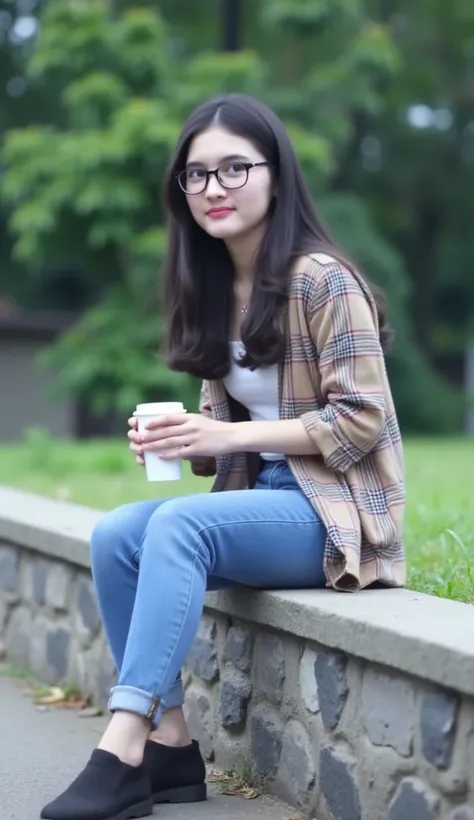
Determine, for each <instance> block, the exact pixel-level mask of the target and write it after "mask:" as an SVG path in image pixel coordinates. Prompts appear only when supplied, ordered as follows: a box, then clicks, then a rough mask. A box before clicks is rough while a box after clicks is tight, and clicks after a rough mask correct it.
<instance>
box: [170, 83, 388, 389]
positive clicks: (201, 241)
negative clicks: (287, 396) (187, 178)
mask: <svg viewBox="0 0 474 820" xmlns="http://www.w3.org/2000/svg"><path fill="white" fill-rule="evenodd" d="M213 124H215V125H217V124H218V125H220V126H223V127H224V128H227V129H228V130H229V131H231V132H232V133H234V134H237V135H239V136H243V137H246V138H247V139H249V140H250V141H251V142H252V143H253V144H254V145H255V147H256V148H257V149H258V150H259V151H260V152H261V153H262V154H263V156H264V157H265V159H266V160H267V161H268V162H269V164H270V168H271V170H272V173H273V174H274V177H275V180H276V182H277V186H278V195H277V196H276V197H275V198H274V199H273V200H272V203H271V205H270V212H269V220H268V227H267V230H266V233H265V236H264V238H263V241H262V243H261V247H260V249H259V253H258V256H257V259H256V263H255V277H254V282H253V291H252V300H251V304H250V306H249V310H248V313H247V314H246V315H245V318H244V321H243V324H242V327H241V337H242V341H243V343H244V345H245V348H246V351H247V353H246V355H245V356H244V358H243V359H241V361H240V364H241V366H243V367H252V368H253V367H262V366H268V365H271V364H276V363H277V362H279V361H281V360H282V358H283V357H284V353H285V345H286V339H285V333H284V323H283V322H282V316H283V314H284V312H285V310H286V308H287V304H288V290H289V275H290V270H291V267H292V263H293V261H294V260H295V258H296V257H297V256H301V255H304V254H308V253H315V252H322V253H326V254H328V255H330V256H333V257H335V258H337V259H338V260H339V261H341V262H342V263H343V264H345V265H346V266H348V267H349V268H351V267H353V265H352V263H351V262H350V260H348V259H347V258H346V257H345V255H344V254H342V253H341V251H340V250H339V249H338V248H337V247H336V246H335V244H334V243H333V241H332V240H331V238H330V237H329V235H328V233H327V231H326V229H325V228H324V227H323V225H322V224H321V221H320V220H319V218H318V217H317V215H316V212H315V209H314V206H313V203H312V201H311V196H310V194H309V191H308V188H307V186H306V183H305V180H304V177H303V173H302V170H301V167H300V164H299V162H298V160H297V158H296V155H295V152H294V150H293V147H292V145H291V142H290V139H289V137H288V134H287V132H286V130H285V127H284V125H283V123H282V122H281V120H280V119H279V118H278V117H277V116H276V114H274V113H273V111H271V110H270V109H269V108H268V107H267V106H266V105H264V104H263V103H261V102H259V101H257V100H255V99H253V98H252V97H247V96H246V95H244V94H228V95H224V96H220V97H216V98H214V99H211V100H208V101H207V102H205V103H203V104H202V105H200V106H199V107H198V108H197V109H196V110H195V111H194V112H193V113H192V114H191V116H190V117H189V119H188V120H187V122H186V123H185V125H184V128H183V131H182V133H181V136H180V138H179V140H178V144H177V147H176V150H175V153H174V156H173V158H172V160H171V163H170V166H169V169H168V173H167V178H166V182H165V202H166V206H167V210H168V213H169V238H168V243H169V244H168V252H167V257H166V260H165V266H164V284H165V291H164V295H165V299H164V308H165V315H166V318H167V322H168V333H167V342H166V361H167V364H168V365H169V367H170V368H171V369H173V370H178V371H183V372H186V373H189V374H190V375H193V376H197V377H199V378H205V379H220V378H223V377H224V376H225V375H227V373H228V372H229V367H230V353H229V344H228V341H229V329H230V317H231V314H232V310H233V305H234V294H233V281H234V266H233V263H232V259H231V257H230V254H229V252H228V250H227V247H226V245H225V243H224V241H223V240H221V239H215V238H213V237H211V236H209V234H207V233H206V231H204V230H203V229H202V228H201V227H200V226H199V225H198V224H197V223H196V222H195V220H194V218H193V216H192V215H191V212H190V210H189V207H188V204H187V201H186V196H185V194H184V193H183V191H182V190H181V188H180V187H179V185H178V181H177V176H176V175H177V173H179V171H182V170H183V169H184V167H185V165H186V160H187V155H188V151H189V146H190V143H191V141H192V140H193V138H194V137H195V136H196V135H197V134H199V133H200V132H202V131H204V130H205V129H206V128H208V127H209V126H210V125H213ZM369 286H370V288H371V290H372V293H373V295H374V299H375V302H376V304H377V310H378V314H379V326H380V340H381V343H382V347H384V348H387V347H388V345H389V342H390V338H391V329H390V327H389V326H388V324H387V321H386V312H385V300H384V294H383V292H382V291H381V289H380V288H378V287H376V286H374V285H372V284H370V285H369Z"/></svg>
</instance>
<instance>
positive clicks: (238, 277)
mask: <svg viewBox="0 0 474 820" xmlns="http://www.w3.org/2000/svg"><path fill="white" fill-rule="evenodd" d="M265 231H266V225H265V224H263V223H262V224H261V225H257V226H256V227H255V228H254V229H253V230H252V232H251V233H249V234H247V235H246V236H238V237H236V238H235V239H229V240H227V241H226V245H227V250H228V251H229V254H230V256H231V258H232V262H233V263H234V269H235V281H236V282H238V283H240V284H241V285H243V286H244V285H246V284H249V283H251V282H253V277H254V272H255V262H256V259H257V256H258V252H259V250H260V245H261V244H262V239H263V237H264V235H265Z"/></svg>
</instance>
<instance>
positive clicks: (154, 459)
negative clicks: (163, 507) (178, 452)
mask: <svg viewBox="0 0 474 820" xmlns="http://www.w3.org/2000/svg"><path fill="white" fill-rule="evenodd" d="M186 412H187V410H185V409H184V406H183V404H182V402H180V401H157V402H151V403H150V404H137V409H136V410H135V412H134V413H133V415H134V416H135V417H136V419H137V425H138V432H139V433H143V432H145V425H146V424H147V423H148V422H149V421H152V420H155V419H159V418H160V417H162V416H171V415H176V414H177V413H186ZM144 457H145V469H146V477H147V479H148V481H179V479H180V478H181V474H182V461H181V460H178V459H177V460H176V461H164V460H163V459H162V458H161V457H160V456H159V455H158V453H157V452H156V451H155V450H145V452H144Z"/></svg>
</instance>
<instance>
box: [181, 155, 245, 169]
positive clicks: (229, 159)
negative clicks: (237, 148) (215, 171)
mask: <svg viewBox="0 0 474 820" xmlns="http://www.w3.org/2000/svg"><path fill="white" fill-rule="evenodd" d="M235 160H240V161H245V162H249V158H248V157H246V156H245V155H244V154H229V155H228V156H226V157H221V159H219V160H217V161H216V163H215V167H217V166H219V165H222V164H223V163H224V162H232V161H235ZM205 164H206V163H205V162H199V160H197V159H195V160H193V161H192V162H188V163H186V168H191V167H194V166H198V167H199V168H202V167H204V166H205Z"/></svg>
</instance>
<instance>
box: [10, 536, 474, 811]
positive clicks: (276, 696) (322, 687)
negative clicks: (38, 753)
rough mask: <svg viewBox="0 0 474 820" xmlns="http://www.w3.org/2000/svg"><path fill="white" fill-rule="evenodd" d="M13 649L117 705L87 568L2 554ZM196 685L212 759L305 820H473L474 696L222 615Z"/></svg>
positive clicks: (191, 698)
mask: <svg viewBox="0 0 474 820" xmlns="http://www.w3.org/2000/svg"><path fill="white" fill-rule="evenodd" d="M0 639H1V642H2V645H3V646H2V651H3V654H6V657H7V659H8V661H9V662H10V663H14V664H16V665H17V666H20V667H23V668H27V669H29V670H31V671H32V672H33V673H34V674H35V675H36V676H37V677H38V678H39V679H41V680H43V681H46V682H48V683H61V682H66V681H67V682H70V683H75V684H76V685H78V686H79V687H80V688H81V690H82V691H83V692H84V693H85V694H87V695H89V696H91V698H92V699H93V701H94V702H95V703H97V704H100V705H101V706H103V707H104V706H105V705H106V701H107V695H108V691H109V688H110V686H111V685H113V683H114V680H115V670H114V664H113V661H112V659H111V657H110V654H109V651H108V649H107V645H106V641H105V636H104V634H103V632H102V629H101V625H100V617H99V612H98V608H97V603H96V599H95V594H94V590H93V586H92V582H91V578H90V574H89V572H88V570H87V569H85V568H81V567H79V566H75V565H72V564H71V563H68V562H61V561H60V560H56V559H54V560H53V559H49V558H47V557H45V556H42V555H41V554H39V553H36V552H35V551H34V550H29V549H26V548H21V547H17V546H15V545H13V544H9V543H3V544H2V545H0ZM473 640H474V636H473ZM183 679H184V684H185V689H186V712H187V717H188V720H189V724H190V727H191V730H192V733H193V734H194V736H195V737H196V738H197V739H198V740H199V741H200V744H201V747H202V749H203V752H204V754H205V756H206V758H207V759H208V760H210V761H215V762H216V763H217V764H218V765H220V766H222V767H224V768H229V769H234V770H237V771H238V770H242V771H244V770H245V771H249V770H250V771H251V772H252V775H253V777H254V778H255V780H256V781H258V782H261V783H262V784H263V785H264V786H265V788H266V789H267V790H268V791H270V792H273V793H275V794H277V795H279V796H281V797H282V798H283V799H285V800H287V801H289V802H290V803H291V804H292V805H294V806H296V807H298V808H301V809H302V810H303V812H304V813H303V815H302V816H307V817H311V818H313V817H314V818H317V820H474V698H471V697H469V696H466V695H461V694H460V693H456V692H454V691H448V690H445V689H442V688H440V687H439V686H436V685H433V684H430V683H428V682H427V681H424V680H422V679H421V678H416V677H410V676H409V675H405V674H402V673H400V672H397V671H396V670H394V669H390V668H389V667H387V666H378V665H376V664H373V663H370V662H367V661H364V660H362V659H359V658H357V657H355V656H353V655H348V654H345V653H342V652H340V651H335V650H332V649H329V648H328V647H325V646H322V645H319V644H317V643H313V642H310V641H308V640H304V639H302V638H298V637H297V636H295V635H292V634H290V633H287V632H283V631H276V630H272V629H270V628H265V627H262V626H257V625H256V624H255V623H250V622H246V621H245V620H243V619H236V618H234V617H230V616H228V615H225V614H221V613H219V614H216V613H215V612H211V611H206V613H205V615H204V616H203V619H202V622H201V626H200V629H199V633H198V635H197V638H196V641H195V644H194V647H193V649H192V651H191V653H190V656H189V659H188V664H187V666H186V668H185V669H184V670H183Z"/></svg>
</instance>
